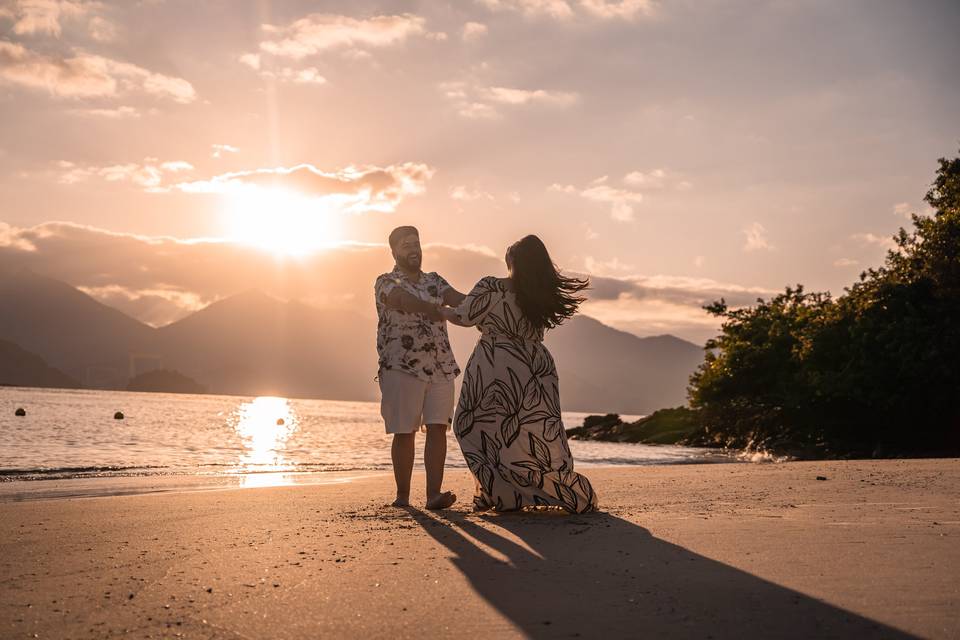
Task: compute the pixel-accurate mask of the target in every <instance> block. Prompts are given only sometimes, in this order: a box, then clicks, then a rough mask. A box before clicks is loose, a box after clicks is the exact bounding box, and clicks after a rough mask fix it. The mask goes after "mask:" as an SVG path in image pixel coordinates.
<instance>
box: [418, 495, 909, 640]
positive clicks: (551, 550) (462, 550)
mask: <svg viewBox="0 0 960 640" xmlns="http://www.w3.org/2000/svg"><path fill="white" fill-rule="evenodd" d="M408 512H409V513H410V515H411V517H412V518H413V520H414V521H416V522H417V523H419V524H420V525H421V526H422V527H423V529H424V530H425V531H426V532H427V533H428V534H429V535H430V536H431V537H432V538H434V539H435V540H436V541H437V542H439V543H440V544H442V545H444V546H445V547H447V548H448V549H449V550H450V551H451V552H452V553H453V554H454V558H453V559H452V562H453V564H454V565H455V566H456V567H457V568H458V569H459V570H460V571H461V572H462V573H463V575H464V576H465V577H466V579H467V580H468V581H469V582H470V584H471V586H472V587H473V589H474V590H475V591H476V593H477V594H479V595H480V596H481V597H482V598H484V599H485V600H486V601H487V602H488V603H489V604H490V605H491V606H493V607H494V608H495V609H497V610H498V611H499V612H500V613H501V614H502V615H503V616H505V617H506V618H507V619H508V620H509V621H510V622H511V623H512V624H513V625H515V626H516V627H518V628H519V629H520V630H521V631H522V632H523V633H524V635H526V636H529V637H534V638H561V637H566V638H569V637H582V638H594V637H607V638H622V637H650V638H718V639H719V638H914V637H915V636H912V635H910V634H907V633H904V632H902V631H899V630H897V629H894V628H891V627H888V626H885V625H883V624H880V623H878V622H875V621H872V620H869V619H867V618H864V617H862V616H859V615H857V614H854V613H851V612H849V611H845V610H843V609H840V608H837V607H834V606H831V605H829V604H827V603H825V602H822V601H819V600H816V599H814V598H811V597H810V596H806V595H803V594H801V593H799V592H796V591H793V590H791V589H788V588H785V587H781V586H778V585H776V584H773V583H771V582H768V581H766V580H763V579H761V578H759V577H757V576H754V575H751V574H750V573H747V572H744V571H741V570H739V569H736V568H734V567H731V566H729V565H725V564H723V563H720V562H717V561H714V560H710V559H709V558H706V557H704V556H700V555H697V554H695V553H692V552H690V551H688V550H686V549H684V548H683V547H679V546H677V545H674V544H671V543H669V542H666V541H664V540H660V539H657V538H655V537H653V536H652V535H650V533H649V532H648V531H647V530H646V529H644V528H643V527H640V526H637V525H635V524H633V523H631V522H628V521H626V520H623V519H621V518H618V517H615V516H612V515H610V514H606V513H596V514H589V515H580V516H558V515H548V514H542V513H533V514H526V513H521V514H502V515H482V516H477V515H472V514H465V513H461V512H454V511H450V512H445V513H442V514H439V515H433V514H429V513H426V512H423V511H419V510H418V509H415V508H409V509H408Z"/></svg>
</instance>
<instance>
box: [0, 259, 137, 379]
mask: <svg viewBox="0 0 960 640" xmlns="http://www.w3.org/2000/svg"><path fill="white" fill-rule="evenodd" d="M155 337H156V336H155V330H154V329H153V328H151V327H149V326H147V325H145V324H143V323H141V322H138V321H137V320H134V319H133V318H131V317H129V316H127V315H124V314H123V313H121V312H119V311H117V310H116V309H112V308H110V307H108V306H106V305H103V304H100V303H99V302H97V301H96V300H94V299H93V298H91V297H90V296H88V295H87V294H85V293H83V292H82V291H79V290H77V289H75V288H73V287H71V286H70V285H68V284H66V283H63V282H60V281H59V280H53V279H51V278H45V277H43V276H39V275H36V274H34V273H32V272H31V271H29V270H22V271H19V272H15V273H10V274H0V339H5V340H10V341H12V342H14V343H16V344H18V345H20V346H21V347H23V348H24V349H26V350H28V351H31V352H33V353H36V354H37V355H39V356H40V357H42V358H43V359H44V360H46V361H47V362H48V363H50V365H52V366H54V367H56V368H58V369H60V370H61V371H63V372H64V373H66V374H68V375H69V376H71V377H73V378H76V379H77V380H80V381H81V382H82V383H83V384H84V386H89V387H106V388H122V387H123V386H125V384H126V378H127V374H128V371H129V368H130V364H129V354H131V353H152V352H154V351H155V348H156V344H155Z"/></svg>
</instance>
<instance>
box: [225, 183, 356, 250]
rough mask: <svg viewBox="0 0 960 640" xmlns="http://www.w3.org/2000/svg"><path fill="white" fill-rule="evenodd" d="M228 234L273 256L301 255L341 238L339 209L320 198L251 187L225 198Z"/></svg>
mask: <svg viewBox="0 0 960 640" xmlns="http://www.w3.org/2000/svg"><path fill="white" fill-rule="evenodd" d="M223 214H224V218H225V221H224V222H225V226H226V233H227V237H228V238H229V239H230V240H233V241H235V242H242V243H244V244H248V245H252V246H255V247H258V248H260V249H263V250H265V251H268V252H270V253H272V254H274V255H276V256H304V255H307V254H309V253H312V252H315V251H318V250H320V249H324V248H326V247H330V246H332V245H334V244H337V242H339V241H340V239H341V237H340V236H341V229H340V224H339V217H340V216H339V214H338V212H336V211H334V210H332V209H331V207H330V206H329V205H328V204H327V203H325V202H324V200H323V199H322V198H316V197H314V198H310V197H307V196H305V195H303V194H300V193H297V192H295V191H290V190H287V189H280V188H273V187H259V186H257V187H250V188H245V189H241V190H238V191H236V192H234V193H231V194H229V195H228V196H227V197H226V201H225V205H224V211H223Z"/></svg>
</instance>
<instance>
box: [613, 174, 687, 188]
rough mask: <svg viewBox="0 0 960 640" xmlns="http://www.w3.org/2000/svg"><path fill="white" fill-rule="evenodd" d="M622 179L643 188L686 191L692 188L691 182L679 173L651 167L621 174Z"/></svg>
mask: <svg viewBox="0 0 960 640" xmlns="http://www.w3.org/2000/svg"><path fill="white" fill-rule="evenodd" d="M623 181H624V182H625V183H626V184H629V185H631V186H634V187H642V188H644V189H675V190H677V191H687V190H689V189H692V188H693V184H692V183H691V182H690V181H688V180H685V179H684V178H683V176H682V175H681V174H679V173H677V172H675V171H670V170H667V169H653V170H651V171H647V172H643V171H631V172H630V173H628V174H627V175H625V176H623Z"/></svg>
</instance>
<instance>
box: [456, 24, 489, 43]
mask: <svg viewBox="0 0 960 640" xmlns="http://www.w3.org/2000/svg"><path fill="white" fill-rule="evenodd" d="M487 31H488V29H487V25H485V24H483V23H481V22H467V23H466V24H464V25H463V30H462V31H461V37H462V38H463V40H464V42H474V41H476V40H479V39H481V38H482V37H484V36H485V35H487Z"/></svg>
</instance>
